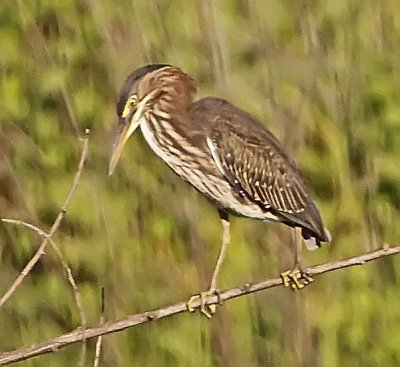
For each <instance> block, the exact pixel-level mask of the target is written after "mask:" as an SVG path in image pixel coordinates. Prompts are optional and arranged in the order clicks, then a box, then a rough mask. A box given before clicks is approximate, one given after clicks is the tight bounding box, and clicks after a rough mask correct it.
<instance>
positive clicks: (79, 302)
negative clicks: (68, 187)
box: [2, 218, 87, 367]
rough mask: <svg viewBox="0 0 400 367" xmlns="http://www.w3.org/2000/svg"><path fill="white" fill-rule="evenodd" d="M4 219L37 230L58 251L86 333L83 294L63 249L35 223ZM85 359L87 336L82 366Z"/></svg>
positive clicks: (83, 348) (83, 344)
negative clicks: (62, 251)
mask: <svg viewBox="0 0 400 367" xmlns="http://www.w3.org/2000/svg"><path fill="white" fill-rule="evenodd" d="M2 221H3V222H5V223H10V224H16V225H20V226H22V227H25V228H28V229H30V230H32V231H34V232H36V233H37V234H38V235H39V236H41V237H43V238H46V239H47V240H48V241H49V243H50V245H51V247H52V248H53V249H54V251H55V252H56V254H57V256H58V258H59V259H60V262H61V265H62V267H63V268H64V271H65V274H66V276H67V279H68V281H69V283H70V284H71V287H72V291H73V293H74V298H75V303H76V308H77V309H78V312H79V318H80V322H81V330H82V334H84V333H85V329H86V327H87V321H86V315H85V312H84V311H83V306H82V297H81V294H80V293H79V290H78V287H77V285H76V282H75V279H74V277H73V275H72V271H71V268H70V267H69V265H68V263H67V261H66V260H65V258H64V256H63V254H62V253H61V251H60V249H59V248H58V246H57V244H56V243H55V242H54V240H53V239H52V238H51V237H50V236H49V234H48V233H46V232H45V231H43V230H42V229H40V228H39V227H37V226H34V225H33V224H30V223H27V222H23V221H21V220H15V219H6V218H4V219H2ZM85 359H86V338H83V339H82V352H81V361H80V366H82V367H83V366H84V363H85Z"/></svg>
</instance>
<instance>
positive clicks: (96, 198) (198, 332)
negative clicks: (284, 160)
mask: <svg viewBox="0 0 400 367" xmlns="http://www.w3.org/2000/svg"><path fill="white" fill-rule="evenodd" d="M149 62H163V63H164V62H166V63H170V64H173V65H176V66H180V67H182V68H183V69H184V70H185V71H187V72H188V73H190V74H191V75H193V77H194V78H195V79H196V80H197V81H198V84H199V95H200V96H206V95H215V96H219V97H223V98H226V99H229V100H230V101H232V102H233V103H235V104H237V105H238V106H240V107H241V108H243V109H245V110H247V111H249V112H251V113H252V114H254V115H255V116H257V117H258V118H259V119H260V120H261V121H263V122H265V124H266V126H268V128H269V129H270V130H272V131H273V132H274V133H275V134H276V135H277V136H278V137H279V138H280V139H281V140H282V141H283V142H284V145H285V146H286V147H287V149H288V150H289V151H290V153H291V155H292V157H294V158H295V159H296V160H297V162H298V163H299V166H300V167H301V169H302V170H303V172H304V174H305V176H306V177H307V179H308V181H309V183H310V187H311V189H312V190H313V192H314V197H315V199H316V201H317V203H318V206H319V207H320V209H321V213H322V216H323V218H324V221H325V222H326V225H327V227H328V228H329V229H330V230H331V232H332V235H333V238H334V240H333V242H332V244H331V245H330V246H325V247H323V248H321V249H320V250H318V251H316V252H307V253H305V259H304V260H305V263H306V265H312V264H316V263H320V262H326V261H333V260H335V259H340V258H343V257H345V256H350V255H354V254H359V253H362V252H365V251H369V250H372V249H376V248H379V247H381V246H382V244H383V243H384V242H387V243H389V244H392V245H395V244H396V243H399V240H400V233H399V231H397V229H396V225H398V223H399V220H400V212H399V209H400V208H399V207H400V169H399V157H400V104H399V100H400V88H399V82H400V80H399V79H400V3H399V2H398V0H352V1H345V0H337V1H323V0H319V1H306V0H297V1H289V0H235V1H233V0H215V1H212V0H208V1H206V0H205V1H200V0H174V1H167V0H131V1H124V0H123V1H115V0H102V1H97V0H79V1H78V0H31V1H28V0H26V1H25V0H17V1H15V0H2V1H1V5H0V73H1V74H0V75H1V76H0V217H8V218H18V219H22V220H26V221H29V222H31V223H34V224H36V225H39V226H41V227H43V228H49V227H50V226H51V224H52V222H53V220H54V218H55V216H56V215H57V213H58V210H59V208H60V206H61V205H62V203H63V201H64V198H65V195H66V193H67V191H68V189H69V187H70V184H71V181H72V178H73V176H74V173H75V170H76V166H77V163H78V160H79V156H80V152H81V144H80V141H79V139H78V137H79V136H80V135H81V134H82V132H83V131H84V129H85V128H90V129H91V141H90V152H89V157H88V162H87V165H86V168H85V170H84V172H83V175H82V179H81V182H80V186H79V188H78V192H77V194H76V196H75V198H74V201H73V203H72V205H71V208H70V210H69V212H68V214H67V216H66V218H65V220H64V222H63V223H62V226H61V228H60V229H59V231H58V232H57V234H56V236H55V240H56V242H57V244H58V245H59V247H60V248H61V250H62V252H63V254H64V256H65V258H66V259H67V260H68V263H69V264H70V266H71V268H72V271H73V274H74V276H75V279H76V281H77V283H78V287H79V290H80V292H81V294H82V298H83V306H84V311H85V313H86V316H87V318H88V323H89V324H90V325H95V324H97V323H98V320H99V317H100V307H99V303H100V288H101V286H102V285H104V286H105V289H106V319H107V320H112V319H115V318H121V317H124V316H125V315H127V314H130V313H135V312H141V311H145V310H148V309H152V308H157V307H159V306H163V305H167V304H169V303H173V302H176V301H181V300H185V299H188V298H189V296H190V295H191V294H193V293H196V292H198V291H200V290H202V289H205V288H206V286H207V285H208V280H209V277H210V274H211V271H212V268H213V266H214V263H215V259H216V256H217V253H218V250H219V243H220V235H221V228H220V223H219V220H218V215H217V213H216V211H215V209H214V208H213V207H212V206H211V205H210V204H209V203H208V202H207V201H206V200H205V199H203V198H202V197H200V195H199V194H197V193H196V192H195V191H194V190H193V189H191V188H190V187H188V186H187V185H186V184H184V183H182V182H181V181H180V179H179V178H178V177H176V176H175V175H174V174H173V173H172V172H170V171H169V169H168V168H167V167H166V166H165V165H164V164H163V162H161V161H160V160H159V159H158V158H157V157H156V156H155V155H154V154H153V153H152V152H151V151H150V148H149V147H148V146H147V144H146V143H145V142H144V140H143V138H142V136H141V134H140V133H139V134H135V136H134V137H133V138H132V139H131V140H130V142H129V143H128V145H127V147H126V148H125V150H124V154H123V157H122V160H121V162H120V164H119V165H118V167H117V169H116V173H115V174H114V175H113V176H112V177H111V178H108V177H107V165H108V159H109V153H110V148H111V143H112V134H113V131H114V128H115V123H116V113H115V103H116V99H117V94H118V89H119V87H120V86H121V84H122V82H123V80H124V78H125V77H126V75H127V74H128V73H130V72H131V71H132V70H134V69H135V68H137V67H140V66H142V65H144V64H146V63H149ZM232 237H233V240H232V246H231V248H230V252H229V255H228V258H227V260H226V263H225V265H224V268H223V270H222V273H221V276H220V288H222V289H224V288H227V287H230V286H234V285H237V284H241V283H244V282H247V281H256V280H261V279H263V278H265V277H268V276H276V275H277V274H279V273H280V272H281V271H283V270H286V269H287V268H288V267H289V266H291V264H292V261H293V254H292V249H291V238H292V234H291V231H290V230H288V229H287V228H286V227H284V226H281V225H277V224H266V223H262V222H258V221H255V220H249V219H237V218H234V219H233V220H232ZM39 243H40V239H38V238H37V237H36V236H35V235H34V234H32V233H31V232H28V231H26V230H24V229H22V228H18V227H15V226H11V225H6V224H1V225H0V246H1V247H0V292H1V294H3V293H4V291H5V290H6V289H7V288H8V287H9V286H10V284H11V283H12V281H13V280H14V279H15V278H16V276H17V275H18V274H19V272H20V271H21V269H22V268H23V266H24V265H25V264H26V262H27V261H28V260H29V259H30V258H31V256H32V255H33V253H34V252H35V251H36V249H37V247H38V245H39ZM399 286H400V257H399V258H392V259H383V260H380V261H377V262H375V263H373V264H369V265H367V266H365V267H363V268H352V269H347V270H342V271H337V272H334V273H330V274H326V275H324V276H321V277H318V278H317V279H316V281H315V282H314V284H313V285H312V286H310V287H308V288H306V289H305V290H304V291H302V292H298V293H293V292H291V291H289V290H287V289H281V288H279V289H272V290H269V291H267V292H263V293H260V294H257V295H251V296H249V297H242V298H240V299H236V300H233V301H231V302H228V303H226V304H225V305H224V306H223V308H221V309H219V310H218V313H217V314H216V316H215V317H214V318H213V320H212V321H209V320H206V319H205V318H203V317H200V316H199V314H189V313H186V314H180V315H179V316H175V317H171V318H168V319H164V320H160V321H157V322H154V323H151V324H146V325H142V326H139V327H135V328H133V329H130V330H128V331H124V332H122V333H118V334H113V335H108V336H107V337H105V340H104V350H103V352H102V361H101V365H102V366H202V367H207V366H270V367H276V366H304V367H306V366H307V367H308V366H324V367H334V366H363V367H368V366H371V367H372V366H387V367H388V366H399V365H400V292H399ZM79 323H80V321H79V313H78V311H77V308H76V305H75V302H74V298H73V293H72V291H71V288H70V286H69V284H68V282H67V281H66V279H65V275H64V272H63V269H62V267H61V265H60V263H59V261H58V259H57V256H56V255H55V254H54V252H53V251H52V250H51V249H50V248H48V250H47V253H46V255H45V256H44V257H43V258H42V259H41V261H40V263H39V264H38V265H37V266H36V267H35V268H34V270H33V271H32V273H31V274H29V276H28V277H27V278H26V279H25V281H24V283H23V284H22V286H21V287H20V288H19V289H18V290H17V292H16V293H15V294H14V295H13V297H12V298H11V299H10V300H9V301H8V302H7V303H6V304H5V305H4V307H3V308H1V309H0V351H7V350H11V349H13V348H16V347H19V346H22V345H29V344H32V343H36V342H39V341H42V340H45V339H48V338H51V337H55V336H57V335H59V334H62V333H64V332H67V331H70V330H72V329H74V328H76V327H78V326H79ZM94 343H95V341H94V340H91V341H89V342H88V353H87V356H86V357H87V358H86V361H85V365H88V366H89V365H92V363H93V355H94ZM80 349H81V347H80V345H74V346H70V347H67V348H66V349H63V350H62V351H60V352H59V353H57V354H53V355H46V356H40V357H37V358H35V359H32V360H29V361H25V362H21V363H19V364H18V365H20V366H44V365H46V364H47V365H49V366H73V365H74V366H77V365H78V364H79V360H80Z"/></svg>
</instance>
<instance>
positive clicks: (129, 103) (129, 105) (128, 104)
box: [122, 94, 139, 118]
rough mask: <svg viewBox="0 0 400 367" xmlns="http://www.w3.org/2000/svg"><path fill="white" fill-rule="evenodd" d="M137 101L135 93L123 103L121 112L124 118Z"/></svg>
mask: <svg viewBox="0 0 400 367" xmlns="http://www.w3.org/2000/svg"><path fill="white" fill-rule="evenodd" d="M138 103H139V99H138V97H137V95H136V94H135V95H133V96H130V97H129V98H128V101H127V102H126V104H125V108H124V111H123V112H122V117H123V118H125V117H126V116H128V115H129V114H130V113H131V111H132V109H135V108H136V107H137V105H138Z"/></svg>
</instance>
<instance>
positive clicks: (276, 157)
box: [207, 127, 308, 214]
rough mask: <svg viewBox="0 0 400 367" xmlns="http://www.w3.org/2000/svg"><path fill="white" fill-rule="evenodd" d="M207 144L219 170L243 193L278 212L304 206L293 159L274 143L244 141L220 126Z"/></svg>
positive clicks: (300, 185) (300, 208) (301, 187)
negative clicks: (281, 152)
mask: <svg viewBox="0 0 400 367" xmlns="http://www.w3.org/2000/svg"><path fill="white" fill-rule="evenodd" d="M253 140H254V139H253ZM207 144H208V147H209V148H210V151H211V153H212V157H213V159H214V161H215V164H216V166H217V167H218V169H219V171H220V172H221V173H222V174H223V175H224V176H225V177H226V179H227V180H228V181H229V183H230V184H231V185H232V186H233V187H234V188H236V189H237V190H238V191H239V192H240V193H241V194H242V195H246V196H248V197H249V198H250V199H251V200H253V201H255V202H257V203H259V204H261V205H262V206H263V207H264V208H272V209H274V210H276V211H278V212H281V213H288V214H297V213H301V212H303V211H304V210H305V208H306V204H307V202H308V197H307V194H306V192H305V189H304V182H303V180H302V178H301V176H299V174H298V171H297V169H296V168H295V167H294V165H293V163H292V162H289V161H288V160H287V158H286V157H283V156H282V155H281V154H280V152H278V151H277V150H276V149H275V147H274V146H272V145H271V146H265V145H261V144H257V143H256V142H255V141H251V142H250V141H246V140H245V138H243V137H242V136H238V135H237V134H235V132H234V131H232V130H229V131H223V130H221V127H220V129H218V130H214V131H213V133H212V134H211V137H209V138H208V140H207Z"/></svg>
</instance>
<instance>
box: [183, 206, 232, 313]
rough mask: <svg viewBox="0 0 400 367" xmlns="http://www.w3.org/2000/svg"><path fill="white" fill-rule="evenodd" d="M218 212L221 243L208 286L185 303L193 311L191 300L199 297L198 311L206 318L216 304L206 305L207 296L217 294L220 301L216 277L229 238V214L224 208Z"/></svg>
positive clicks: (214, 309)
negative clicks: (220, 225)
mask: <svg viewBox="0 0 400 367" xmlns="http://www.w3.org/2000/svg"><path fill="white" fill-rule="evenodd" d="M218 213H219V217H220V219H221V223H222V227H223V233H222V244H221V249H220V251H219V255H218V259H217V263H216V265H215V268H214V272H213V275H212V278H211V282H210V287H209V289H208V291H205V292H201V293H200V294H197V295H194V296H192V297H191V298H190V300H189V302H188V303H187V308H188V310H189V311H190V312H194V311H195V308H194V307H193V306H192V304H193V302H195V301H197V300H198V299H199V298H200V312H201V313H202V314H204V315H205V316H207V317H208V318H211V317H212V315H213V314H214V313H215V311H216V305H215V304H212V305H207V297H208V296H211V295H217V297H218V299H219V304H221V303H222V302H221V299H220V298H219V291H218V289H217V279H218V274H219V272H220V270H221V266H222V264H223V262H224V259H225V256H226V253H227V250H228V246H229V243H230V240H231V233H230V222H229V215H228V213H227V212H225V211H224V210H218Z"/></svg>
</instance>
